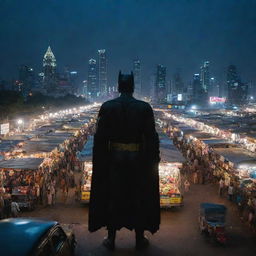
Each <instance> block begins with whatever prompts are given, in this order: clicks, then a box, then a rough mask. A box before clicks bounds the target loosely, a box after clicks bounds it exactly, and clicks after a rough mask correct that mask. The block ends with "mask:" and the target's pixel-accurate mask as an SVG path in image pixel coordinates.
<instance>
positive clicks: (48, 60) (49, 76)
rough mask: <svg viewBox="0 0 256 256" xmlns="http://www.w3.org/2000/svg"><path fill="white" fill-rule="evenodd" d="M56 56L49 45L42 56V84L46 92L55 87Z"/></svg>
mask: <svg viewBox="0 0 256 256" xmlns="http://www.w3.org/2000/svg"><path fill="white" fill-rule="evenodd" d="M56 66H57V64H56V58H55V56H54V54H53V52H52V49H51V47H50V46H48V49H47V51H46V53H45V55H44V58H43V73H44V77H43V85H44V88H45V89H46V91H47V93H52V92H54V91H55V90H56V89H57V74H56Z"/></svg>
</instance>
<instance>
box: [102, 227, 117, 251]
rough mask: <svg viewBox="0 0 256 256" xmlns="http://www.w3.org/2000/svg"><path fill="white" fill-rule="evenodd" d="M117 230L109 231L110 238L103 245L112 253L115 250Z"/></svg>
mask: <svg viewBox="0 0 256 256" xmlns="http://www.w3.org/2000/svg"><path fill="white" fill-rule="evenodd" d="M115 239H116V230H115V229H108V236H107V237H105V238H104V240H103V245H104V246H105V247H106V248H107V249H108V250H110V251H113V250H115Z"/></svg>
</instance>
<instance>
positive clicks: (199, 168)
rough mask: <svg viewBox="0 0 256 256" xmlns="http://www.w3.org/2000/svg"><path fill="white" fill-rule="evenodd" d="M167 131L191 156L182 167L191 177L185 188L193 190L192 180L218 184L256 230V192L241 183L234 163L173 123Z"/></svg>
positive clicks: (178, 145)
mask: <svg viewBox="0 0 256 256" xmlns="http://www.w3.org/2000/svg"><path fill="white" fill-rule="evenodd" d="M165 131H166V133H167V135H168V136H169V137H171V138H172V139H173V143H174V144H175V145H176V147H177V148H178V149H179V150H180V151H181V152H182V153H183V155H184V157H185V158H186V159H187V162H186V163H185V164H184V168H183V169H182V170H183V175H184V176H185V180H188V182H186V181H185V183H184V188H185V191H188V190H189V185H188V183H189V181H190V182H191V183H193V184H207V183H211V184H218V186H219V190H218V193H219V196H220V197H226V198H227V199H228V200H229V201H230V202H232V203H234V204H235V205H236V207H237V210H238V214H239V217H240V218H241V220H242V221H244V222H248V223H249V226H250V227H251V228H252V230H254V231H256V194H254V192H253V191H248V190H247V189H246V188H245V187H243V186H241V183H240V180H239V177H238V176H237V175H236V174H235V171H234V169H233V166H230V164H229V162H228V161H226V160H225V159H223V157H221V156H220V155H218V154H217V153H216V152H214V151H213V150H212V149H211V148H210V147H208V146H207V145H205V144H204V143H202V142H201V141H200V140H193V139H191V138H189V137H188V136H182V135H181V132H180V131H179V130H178V129H177V128H175V127H173V126H172V125H171V124H167V125H166V127H165Z"/></svg>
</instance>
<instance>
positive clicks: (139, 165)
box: [88, 71, 160, 250]
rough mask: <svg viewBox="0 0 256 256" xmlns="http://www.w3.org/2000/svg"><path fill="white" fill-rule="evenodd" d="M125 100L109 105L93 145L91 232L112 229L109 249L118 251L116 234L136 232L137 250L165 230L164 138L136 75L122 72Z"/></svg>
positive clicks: (104, 107)
mask: <svg viewBox="0 0 256 256" xmlns="http://www.w3.org/2000/svg"><path fill="white" fill-rule="evenodd" d="M118 91H119V93H120V97H118V98H115V99H113V100H110V101H107V102H105V103H103V105H102V106H101V108H100V111H99V114H98V121H97V127H96V132H95V135H94V146H93V174H92V184H91V197H90V204H89V225H88V228H89V231H90V232H94V231H96V230H98V229H100V228H102V227H106V228H107V230H108V236H107V237H106V238H105V239H104V240H103V245H104V246H106V247H107V248H108V249H110V250H113V249H114V248H115V236H116V231H117V230H120V229H121V228H127V229H129V230H135V238H136V248H137V249H142V248H145V247H146V246H147V245H148V244H149V241H148V239H147V238H146V237H145V236H144V231H145V230H147V231H150V232H151V233H152V234H154V233H155V232H157V231H158V230H159V225H160V198H159V174H158V163H159V161H160V157H159V138H158V134H157V132H156V130H155V121H154V114H153V111H152V108H151V106H150V105H149V104H148V103H146V102H144V101H140V100H137V99H135V98H134V97H133V92H134V77H133V73H131V74H128V75H126V74H122V73H121V71H120V72H119V77H118Z"/></svg>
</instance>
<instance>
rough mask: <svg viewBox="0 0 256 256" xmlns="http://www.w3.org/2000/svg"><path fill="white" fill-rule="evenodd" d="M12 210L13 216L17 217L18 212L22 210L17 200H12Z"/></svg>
mask: <svg viewBox="0 0 256 256" xmlns="http://www.w3.org/2000/svg"><path fill="white" fill-rule="evenodd" d="M11 212H12V217H13V218H17V217H18V213H19V212H20V207H19V205H18V203H17V202H15V201H12V202H11Z"/></svg>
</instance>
